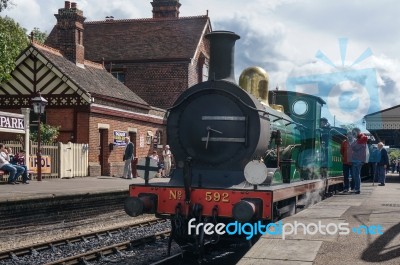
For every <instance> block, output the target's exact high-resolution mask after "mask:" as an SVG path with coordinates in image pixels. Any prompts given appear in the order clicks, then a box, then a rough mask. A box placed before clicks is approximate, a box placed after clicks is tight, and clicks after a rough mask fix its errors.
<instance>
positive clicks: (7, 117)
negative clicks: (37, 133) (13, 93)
mask: <svg viewBox="0 0 400 265" xmlns="http://www.w3.org/2000/svg"><path fill="white" fill-rule="evenodd" d="M10 130H11V131H15V132H21V133H24V132H25V131H24V130H25V125H24V118H23V116H22V115H20V114H15V113H7V112H0V131H10Z"/></svg>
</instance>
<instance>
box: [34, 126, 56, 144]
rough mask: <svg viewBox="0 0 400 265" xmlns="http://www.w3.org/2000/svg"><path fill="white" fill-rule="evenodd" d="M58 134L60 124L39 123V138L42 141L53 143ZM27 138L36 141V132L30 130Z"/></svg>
mask: <svg viewBox="0 0 400 265" xmlns="http://www.w3.org/2000/svg"><path fill="white" fill-rule="evenodd" d="M59 134H60V126H51V125H48V124H43V123H41V124H40V138H41V142H42V143H54V142H55V141H56V140H57V137H58V135H59ZM29 138H30V139H31V140H32V141H34V142H36V141H37V132H31V134H30V136H29Z"/></svg>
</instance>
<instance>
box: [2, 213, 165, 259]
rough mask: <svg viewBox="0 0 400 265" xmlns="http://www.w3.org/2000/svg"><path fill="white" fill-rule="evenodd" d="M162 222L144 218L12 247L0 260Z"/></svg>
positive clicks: (161, 220) (3, 253) (162, 220)
mask: <svg viewBox="0 0 400 265" xmlns="http://www.w3.org/2000/svg"><path fill="white" fill-rule="evenodd" d="M164 222H166V220H165V219H159V218H152V219H150V220H145V221H143V222H140V223H136V224H130V225H123V226H119V227H115V228H111V229H102V230H98V231H95V232H90V233H86V234H83V235H79V236H71V237H66V238H62V239H56V240H51V241H49V242H44V243H38V244H33V245H29V246H26V247H22V248H14V249H10V250H6V251H2V252H0V260H4V259H8V258H13V257H14V258H15V257H18V256H23V255H27V254H31V253H33V252H35V251H36V252H37V251H41V250H46V249H52V248H54V247H57V246H62V245H66V244H70V243H75V242H80V241H85V240H87V239H89V238H94V237H97V238H101V236H103V235H110V234H113V233H117V232H121V230H124V229H128V228H141V227H146V226H151V225H154V224H158V223H164Z"/></svg>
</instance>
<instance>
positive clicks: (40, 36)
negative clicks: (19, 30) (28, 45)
mask: <svg viewBox="0 0 400 265" xmlns="http://www.w3.org/2000/svg"><path fill="white" fill-rule="evenodd" d="M32 33H33V39H34V40H35V41H37V42H39V43H42V44H44V42H45V41H46V39H47V37H48V35H47V32H46V31H45V32H41V31H40V29H39V28H36V27H35V28H33V30H32Z"/></svg>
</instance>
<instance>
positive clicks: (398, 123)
mask: <svg viewBox="0 0 400 265" xmlns="http://www.w3.org/2000/svg"><path fill="white" fill-rule="evenodd" d="M364 119H365V122H366V129H367V130H368V131H369V132H370V133H371V134H372V135H373V137H374V138H375V140H376V141H377V142H383V143H384V144H385V145H386V146H390V148H400V105H397V106H394V107H391V108H388V109H384V110H381V111H378V112H374V113H371V114H368V115H366V116H365V117H364Z"/></svg>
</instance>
